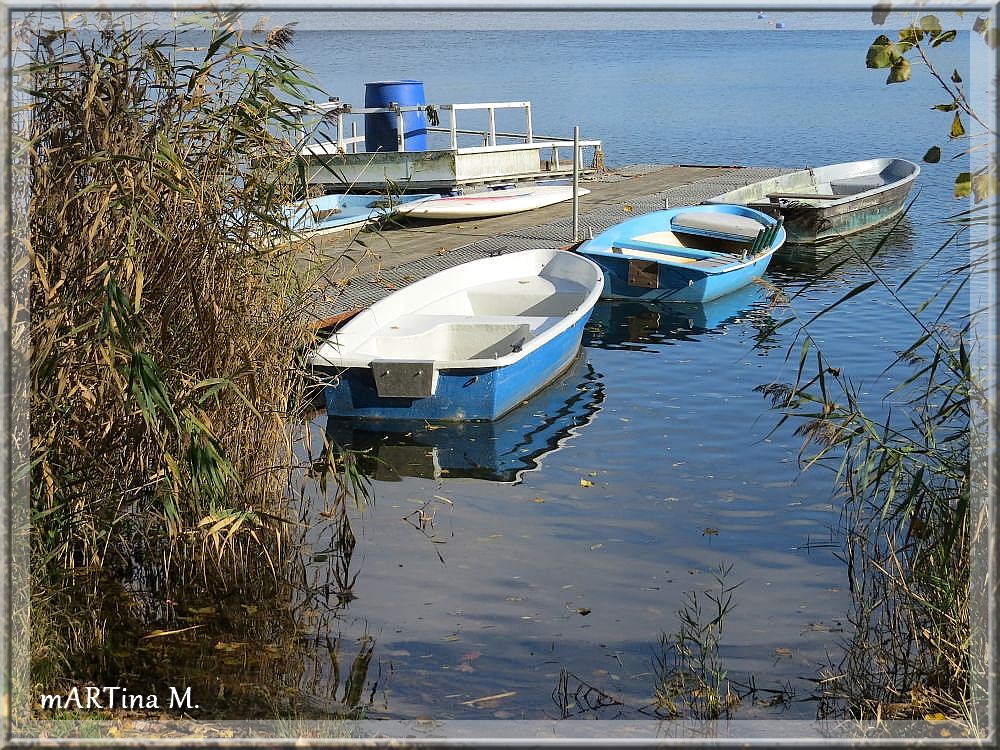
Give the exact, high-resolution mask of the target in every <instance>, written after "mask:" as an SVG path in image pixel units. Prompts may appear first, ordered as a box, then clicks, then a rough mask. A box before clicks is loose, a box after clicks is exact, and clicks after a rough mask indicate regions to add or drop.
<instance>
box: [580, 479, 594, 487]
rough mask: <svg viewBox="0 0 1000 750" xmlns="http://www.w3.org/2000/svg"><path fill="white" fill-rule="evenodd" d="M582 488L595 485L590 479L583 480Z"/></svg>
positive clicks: (581, 482)
mask: <svg viewBox="0 0 1000 750" xmlns="http://www.w3.org/2000/svg"><path fill="white" fill-rule="evenodd" d="M580 486H581V487H593V486H594V483H593V482H591V481H590V480H589V479H581V480H580Z"/></svg>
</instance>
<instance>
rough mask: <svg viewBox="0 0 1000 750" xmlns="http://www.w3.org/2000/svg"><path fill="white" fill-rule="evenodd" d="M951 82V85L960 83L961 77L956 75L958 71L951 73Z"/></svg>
mask: <svg viewBox="0 0 1000 750" xmlns="http://www.w3.org/2000/svg"><path fill="white" fill-rule="evenodd" d="M951 82H952V83H961V82H962V76H960V75H959V74H958V70H957V69H956V70H953V71H951Z"/></svg>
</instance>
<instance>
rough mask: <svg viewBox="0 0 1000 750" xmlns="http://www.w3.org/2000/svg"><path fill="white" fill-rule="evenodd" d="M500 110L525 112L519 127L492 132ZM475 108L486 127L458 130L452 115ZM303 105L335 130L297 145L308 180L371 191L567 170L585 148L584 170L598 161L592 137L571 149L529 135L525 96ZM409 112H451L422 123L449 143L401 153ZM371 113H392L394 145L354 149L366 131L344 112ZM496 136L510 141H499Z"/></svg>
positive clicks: (570, 144) (562, 141)
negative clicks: (440, 120) (588, 154)
mask: <svg viewBox="0 0 1000 750" xmlns="http://www.w3.org/2000/svg"><path fill="white" fill-rule="evenodd" d="M507 109H521V110H523V111H524V117H525V130H524V132H506V131H498V130H497V127H496V113H497V111H498V110H507ZM475 110H479V111H483V110H485V111H486V112H487V115H488V117H489V128H488V129H487V130H473V129H467V128H460V127H459V124H458V113H459V112H460V111H475ZM310 111H311V112H312V113H314V114H315V113H318V114H320V115H321V116H322V121H323V122H332V124H333V125H334V127H335V128H336V131H337V135H336V139H335V140H331V141H324V142H317V143H311V144H306V145H302V146H301V148H300V153H301V154H302V156H303V157H304V158H305V160H306V163H307V168H306V175H307V179H308V181H309V183H311V184H323V185H341V186H344V185H350V186H351V187H352V188H353V189H354V190H371V189H379V188H380V187H384V185H385V184H386V182H392V183H395V185H396V186H397V187H399V188H402V189H406V190H416V191H422V190H427V189H455V188H459V187H462V186H464V185H476V184H490V183H501V182H509V181H512V180H532V179H540V178H546V177H548V178H551V177H560V176H569V175H571V174H572V173H573V163H574V162H577V163H578V164H584V163H586V162H585V159H584V150H585V149H592V158H591V160H590V167H586V168H584V170H583V171H584V172H593V171H596V170H598V169H600V168H602V166H603V152H602V149H601V141H599V140H579V141H577V142H576V145H575V150H574V139H573V138H558V137H550V136H543V137H539V136H536V135H535V133H534V130H533V127H532V117H531V102H527V101H522V102H474V103H458V104H431V105H407V106H402V105H399V104H394V103H393V104H390V105H389V106H387V107H353V106H352V105H350V104H346V103H344V102H341V101H339V100H337V101H332V102H327V103H322V104H316V105H314V107H313V108H312V109H311V110H310ZM410 112H424V113H427V112H448V113H450V118H449V120H450V121H449V124H448V126H447V127H444V126H440V125H433V124H428V125H426V127H425V128H424V129H425V130H426V131H427V132H428V133H438V134H447V135H448V141H449V143H448V148H438V149H428V150H422V151H407V150H406V139H405V125H404V117H403V116H404V114H406V113H410ZM372 114H390V115H395V130H396V150H395V151H375V152H368V151H359V150H358V144H359V143H361V144H363V143H364V141H365V136H364V135H358V130H357V123H356V122H354V121H351V122H349V123H348V121H347V118H350V117H352V116H364V115H372ZM422 127H423V126H422ZM348 128H349V131H350V134H349V135H348ZM303 130H305V127H304V126H303ZM460 136H461V137H468V136H473V137H476V138H477V139H479V141H480V142H481V145H475V146H460V145H459V137H460ZM500 139H504V140H508V141H509V142H507V143H503V142H501V140H500ZM560 149H569V150H570V151H571V152H572V153H573V158H570V159H566V158H564V156H563V155H562V154H560ZM546 150H548V151H549V154H550V158H547V159H546V158H543V152H545V151H546Z"/></svg>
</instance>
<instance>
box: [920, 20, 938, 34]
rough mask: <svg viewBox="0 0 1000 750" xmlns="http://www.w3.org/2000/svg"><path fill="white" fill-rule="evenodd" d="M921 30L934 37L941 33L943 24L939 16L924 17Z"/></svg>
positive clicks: (921, 21)
mask: <svg viewBox="0 0 1000 750" xmlns="http://www.w3.org/2000/svg"><path fill="white" fill-rule="evenodd" d="M920 28H921V29H923V30H924V31H926V32H927V33H928V34H930V35H931V36H934V35H936V34H940V33H941V22H940V21H939V20H938V17H937V16H924V17H923V18H921V19H920Z"/></svg>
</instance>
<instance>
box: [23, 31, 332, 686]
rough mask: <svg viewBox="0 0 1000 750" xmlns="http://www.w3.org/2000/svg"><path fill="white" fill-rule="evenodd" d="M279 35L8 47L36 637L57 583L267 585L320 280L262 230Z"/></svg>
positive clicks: (162, 36) (281, 176)
mask: <svg viewBox="0 0 1000 750" xmlns="http://www.w3.org/2000/svg"><path fill="white" fill-rule="evenodd" d="M292 33H293V29H292V28H290V27H282V28H275V29H270V30H268V29H263V28H255V29H252V30H246V29H243V28H241V26H240V20H239V17H238V16H237V15H236V14H223V15H215V16H205V17H202V16H192V17H191V18H189V19H187V20H185V21H181V22H180V23H178V25H177V26H176V27H174V28H172V29H169V30H162V29H156V28H153V27H150V26H146V25H143V24H141V23H135V22H134V19H133V18H132V17H130V16H118V17H113V16H111V15H109V14H98V15H97V16H96V17H88V16H74V17H69V16H57V15H38V16H29V17H27V18H26V19H24V23H23V24H22V25H21V26H20V27H19V28H18V29H16V32H15V38H16V40H17V41H18V49H17V54H18V55H19V56H20V59H21V61H23V63H24V64H22V65H20V66H19V67H18V69H17V71H16V78H15V83H16V86H17V89H16V96H15V103H16V107H15V117H14V133H13V135H14V144H15V159H16V160H17V161H18V162H19V163H21V164H23V166H24V169H23V170H22V171H21V172H20V173H19V174H20V179H19V181H16V184H15V186H14V188H15V191H14V192H15V195H23V196H24V201H25V204H24V205H23V206H21V208H22V209H24V211H23V217H24V225H23V226H22V227H20V228H19V229H20V230H22V231H20V232H19V233H18V234H19V236H20V238H21V241H22V246H21V249H22V250H23V251H24V255H23V257H24V258H25V262H26V264H27V268H28V269H29V270H30V281H29V282H28V283H29V288H28V290H27V291H28V296H29V304H30V328H28V329H26V330H27V333H26V334H24V331H25V329H21V333H22V334H24V335H26V336H27V337H28V339H29V341H26V342H25V343H27V344H28V345H29V346H30V366H29V373H28V374H29V391H30V392H29V393H28V394H27V398H28V400H29V403H30V450H29V453H30V464H29V466H28V467H27V469H26V471H27V473H28V475H29V479H30V524H31V541H30V545H31V564H32V572H33V575H34V584H35V587H36V588H35V592H34V593H35V594H36V596H34V597H33V603H34V606H35V613H36V614H41V613H43V612H44V611H45V610H46V609H48V610H49V612H50V613H58V611H59V610H60V607H61V606H62V605H61V604H59V603H57V597H55V596H54V592H56V591H57V590H58V589H60V588H61V587H63V586H64V585H67V582H68V581H70V580H71V579H70V578H69V577H68V574H70V573H80V572H93V571H104V572H114V573H115V574H116V575H117V576H118V577H119V579H120V580H127V579H128V578H129V577H130V576H135V575H137V572H136V571H139V570H142V571H143V573H142V574H143V575H146V576H149V575H154V577H157V579H158V580H159V581H160V582H161V583H162V582H163V581H167V582H169V580H170V577H171V576H175V577H180V576H189V575H190V574H191V571H192V570H199V569H200V573H201V575H202V576H203V578H204V579H205V580H208V579H209V578H211V577H213V575H214V574H215V573H220V574H221V573H222V572H223V571H226V570H228V571H231V572H235V571H238V570H240V569H241V568H251V569H257V568H260V567H261V566H264V565H266V566H267V567H268V568H269V569H271V571H272V572H274V571H275V570H276V568H278V567H280V565H281V559H280V558H281V555H282V540H283V539H284V538H285V536H284V523H285V522H284V521H283V519H282V517H281V512H280V507H281V506H280V501H281V500H282V498H283V496H284V494H285V491H286V489H287V482H288V479H289V468H290V466H291V463H292V455H291V445H290V440H291V437H290V436H291V431H290V430H289V429H288V424H287V417H288V411H289V409H288V405H289V403H291V402H293V401H294V400H295V399H293V396H294V395H295V394H297V393H298V392H299V390H300V388H301V382H300V378H299V376H298V375H297V374H296V371H295V369H294V367H293V366H292V365H293V355H294V353H295V352H296V351H297V350H299V349H300V348H301V347H302V346H303V345H305V344H307V343H308V342H309V339H310V337H311V335H312V334H310V333H309V332H308V329H307V327H306V326H305V325H304V324H303V323H304V318H303V314H302V310H301V307H302V305H303V301H304V300H305V299H306V293H307V291H308V288H309V284H310V280H311V278H312V277H313V272H314V271H315V272H316V273H319V272H320V271H321V270H322V269H321V268H319V267H316V266H314V265H312V264H311V263H304V262H303V252H304V250H303V247H302V246H301V245H299V246H298V247H297V248H296V249H295V250H294V251H293V250H291V249H290V248H291V245H290V244H289V240H291V239H293V235H292V233H291V231H290V230H289V228H288V227H287V226H286V222H285V221H284V220H283V219H282V213H281V211H280V207H281V206H282V205H283V204H286V203H287V202H288V201H289V200H291V199H292V198H293V197H294V196H296V195H299V194H301V192H302V189H303V184H302V173H301V170H300V169H299V165H298V163H297V157H296V152H295V149H294V144H295V143H296V142H297V141H298V140H299V137H300V136H301V133H300V132H299V127H300V126H299V124H298V122H297V115H298V110H297V106H298V105H301V104H302V102H303V101H304V100H308V99H309V98H310V96H312V95H314V88H313V86H312V85H311V84H310V83H308V82H307V80H306V79H305V74H304V73H303V72H302V70H301V69H300V67H299V66H298V64H297V63H295V61H293V60H292V59H290V58H289V57H288V56H287V54H286V52H285V50H286V48H287V46H288V44H289V42H290V41H291V39H292ZM15 334H17V331H15ZM151 569H155V570H156V571H158V572H156V573H155V574H152V573H150V572H149V571H150V570H151ZM255 575H256V574H255V573H254V574H251V575H250V577H251V578H253V577H254V576H255ZM59 601H61V600H59ZM43 620H44V617H38V618H34V617H33V622H34V621H37V622H42V621H43ZM64 630H65V629H64ZM91 635H92V636H93V638H95V639H97V640H100V638H101V636H100V633H98V632H95V633H92V634H91ZM38 636H39V633H36V641H38ZM64 636H65V632H64ZM41 637H42V638H44V637H45V636H44V635H43V636H41ZM36 645H38V646H39V647H41V646H42V645H44V643H41V642H37V643H36ZM41 651H44V649H41V648H40V649H36V655H37V654H39V653H41ZM48 651H50V652H51V653H48V656H46V655H45V654H44V653H43V654H42V658H48V657H51V659H49V662H48V663H49V664H50V666H51V667H52V668H53V669H55V670H58V668H59V667H60V665H61V664H62V663H63V662H61V661H60V659H62V658H63V657H64V656H65V654H60V652H59V649H48ZM50 687H51V686H50Z"/></svg>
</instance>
